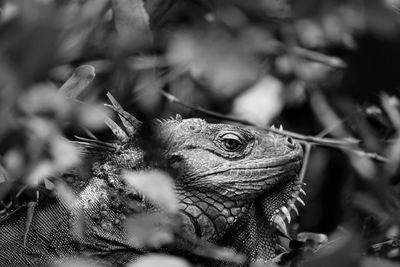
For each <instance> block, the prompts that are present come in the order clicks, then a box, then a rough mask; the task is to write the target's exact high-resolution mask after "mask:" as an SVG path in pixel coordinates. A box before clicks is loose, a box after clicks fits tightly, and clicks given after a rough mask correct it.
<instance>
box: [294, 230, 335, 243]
mask: <svg viewBox="0 0 400 267" xmlns="http://www.w3.org/2000/svg"><path fill="white" fill-rule="evenodd" d="M297 240H299V241H302V242H307V240H312V241H313V242H315V244H317V245H318V246H323V245H325V244H326V243H327V242H328V237H327V236H326V235H325V234H316V233H309V232H301V233H298V234H297Z"/></svg>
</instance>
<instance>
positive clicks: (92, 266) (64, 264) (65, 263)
mask: <svg viewBox="0 0 400 267" xmlns="http://www.w3.org/2000/svg"><path fill="white" fill-rule="evenodd" d="M51 266H53V267H78V266H79V267H104V265H102V264H99V263H98V262H96V261H94V260H89V259H84V258H76V257H71V258H63V259H59V260H56V261H54V262H53V264H52V265H51Z"/></svg>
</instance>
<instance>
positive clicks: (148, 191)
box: [122, 170, 178, 212]
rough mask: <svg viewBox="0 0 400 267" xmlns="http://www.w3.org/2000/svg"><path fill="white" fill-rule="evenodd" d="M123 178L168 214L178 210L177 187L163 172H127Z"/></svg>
mask: <svg viewBox="0 0 400 267" xmlns="http://www.w3.org/2000/svg"><path fill="white" fill-rule="evenodd" d="M122 177H123V178H124V179H125V181H126V182H127V183H128V184H129V185H131V186H133V187H134V188H135V189H136V190H138V191H139V192H142V193H143V194H144V195H145V197H148V198H149V199H150V200H151V201H154V202H155V203H156V204H157V205H159V206H160V207H161V208H163V209H164V210H166V211H167V212H176V211H177V209H178V206H177V203H178V201H177V199H176V195H175V186H174V182H173V180H172V178H171V177H170V176H169V175H168V174H167V173H166V172H163V171H159V170H151V171H136V172H133V171H126V172H125V173H123V175H122Z"/></svg>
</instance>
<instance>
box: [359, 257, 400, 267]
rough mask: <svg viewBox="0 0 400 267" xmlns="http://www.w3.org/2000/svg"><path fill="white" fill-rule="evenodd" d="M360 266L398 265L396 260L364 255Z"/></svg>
mask: <svg viewBox="0 0 400 267" xmlns="http://www.w3.org/2000/svg"><path fill="white" fill-rule="evenodd" d="M361 266H362V267H400V264H399V263H398V262H394V261H389V260H385V259H380V258H372V257H366V258H364V259H363V260H362V262H361Z"/></svg>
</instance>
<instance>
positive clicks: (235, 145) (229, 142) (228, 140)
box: [222, 134, 243, 151]
mask: <svg viewBox="0 0 400 267" xmlns="http://www.w3.org/2000/svg"><path fill="white" fill-rule="evenodd" d="M222 144H223V146H224V148H225V149H226V150H227V151H236V150H238V149H239V148H241V147H242V145H243V144H242V141H241V140H240V138H239V137H238V136H237V135H234V134H225V135H223V136H222Z"/></svg>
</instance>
